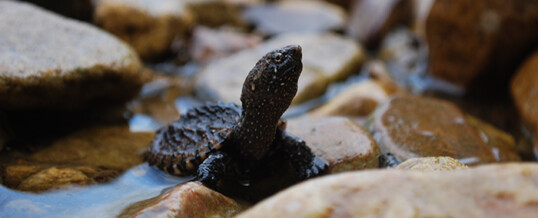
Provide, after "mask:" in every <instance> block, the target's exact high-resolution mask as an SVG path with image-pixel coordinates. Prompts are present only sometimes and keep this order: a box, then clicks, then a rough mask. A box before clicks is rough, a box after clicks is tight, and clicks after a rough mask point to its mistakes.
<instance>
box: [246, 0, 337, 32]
mask: <svg viewBox="0 0 538 218" xmlns="http://www.w3.org/2000/svg"><path fill="white" fill-rule="evenodd" d="M243 14H244V16H245V17H246V19H247V20H248V21H250V22H251V23H253V24H255V26H256V28H257V30H258V31H259V32H261V33H264V34H265V35H275V34H281V33H289V32H327V31H331V30H339V29H342V28H343V27H344V24H345V22H346V20H347V16H346V13H345V12H344V10H342V9H341V8H340V7H337V6H335V5H333V4H330V3H327V2H324V1H319V0H310V1H280V2H275V3H269V4H259V5H256V6H253V7H249V8H247V9H246V10H245V12H244V13H243Z"/></svg>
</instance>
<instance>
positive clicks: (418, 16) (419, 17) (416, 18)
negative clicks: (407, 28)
mask: <svg viewBox="0 0 538 218" xmlns="http://www.w3.org/2000/svg"><path fill="white" fill-rule="evenodd" d="M434 2H435V0H413V23H412V29H413V32H414V33H415V34H416V35H417V36H418V37H419V38H421V39H425V38H426V19H427V18H428V15H429V14H430V10H431V8H432V5H433V3H434Z"/></svg>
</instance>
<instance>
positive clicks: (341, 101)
mask: <svg viewBox="0 0 538 218" xmlns="http://www.w3.org/2000/svg"><path fill="white" fill-rule="evenodd" d="M397 91H398V88H396V87H395V86H393V85H391V84H387V83H383V82H379V81H376V80H364V81H361V82H359V83H357V84H354V85H352V86H350V87H348V88H346V89H345V90H344V91H342V92H341V93H340V94H338V95H336V96H335V97H333V98H332V99H331V100H330V101H329V102H327V103H326V104H324V105H323V106H321V107H319V108H317V109H315V110H314V111H312V112H311V113H310V114H312V115H316V116H335V115H341V116H358V117H364V116H368V115H369V114H370V113H371V112H372V111H374V110H375V108H376V107H377V105H378V104H380V103H383V102H385V101H386V100H388V99H389V98H390V96H391V95H392V94H393V93H395V92H397Z"/></svg>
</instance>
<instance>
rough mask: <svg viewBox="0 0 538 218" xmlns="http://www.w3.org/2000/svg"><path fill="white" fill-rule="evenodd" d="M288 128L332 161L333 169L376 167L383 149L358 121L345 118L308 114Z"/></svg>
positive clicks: (289, 124)
mask: <svg viewBox="0 0 538 218" xmlns="http://www.w3.org/2000/svg"><path fill="white" fill-rule="evenodd" d="M287 131H288V132H290V133H292V134H294V135H296V136H298V137H299V138H301V139H303V140H304V141H305V142H306V144H307V145H308V147H310V149H312V152H314V154H316V155H317V156H319V157H321V158H323V159H324V160H326V161H327V162H328V163H329V172H330V173H337V172H344V171H351V170H361V169H367V168H376V167H378V165H379V161H378V159H377V156H379V155H380V154H381V153H380V149H379V147H378V146H377V143H376V142H375V140H374V139H373V138H372V136H370V134H368V132H366V130H364V129H363V128H362V127H360V126H359V125H358V124H357V123H355V122H354V121H352V120H350V119H349V118H345V117H336V116H333V117H316V116H305V117H302V118H297V119H291V120H289V121H288V124H287Z"/></svg>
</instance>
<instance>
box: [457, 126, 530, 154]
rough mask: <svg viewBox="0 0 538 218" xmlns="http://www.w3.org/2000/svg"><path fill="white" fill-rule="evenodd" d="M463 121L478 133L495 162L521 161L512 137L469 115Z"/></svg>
mask: <svg viewBox="0 0 538 218" xmlns="http://www.w3.org/2000/svg"><path fill="white" fill-rule="evenodd" d="M465 120H466V121H467V123H469V124H470V125H472V126H473V127H475V128H476V129H477V130H478V131H479V133H480V137H482V139H484V141H486V142H487V143H488V145H489V146H490V147H491V151H492V152H493V155H494V156H495V159H496V160H498V161H521V157H520V156H519V154H518V152H517V150H518V149H517V147H516V142H515V140H514V137H512V136H511V135H510V134H508V133H506V132H504V131H502V130H500V129H497V128H496V127H494V126H493V125H491V124H489V123H486V122H484V121H482V120H480V119H478V118H476V117H473V116H471V115H467V116H466V117H465Z"/></svg>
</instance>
